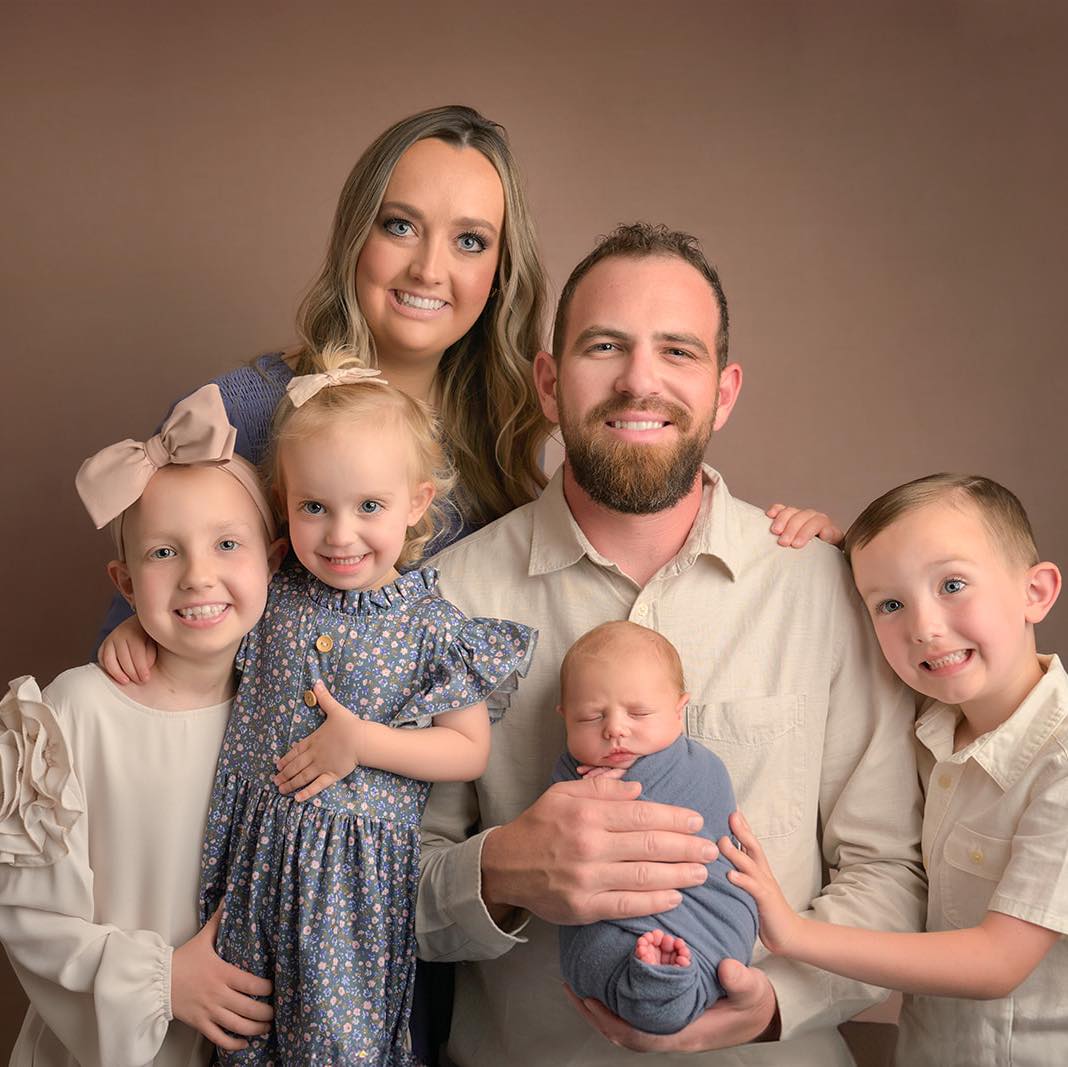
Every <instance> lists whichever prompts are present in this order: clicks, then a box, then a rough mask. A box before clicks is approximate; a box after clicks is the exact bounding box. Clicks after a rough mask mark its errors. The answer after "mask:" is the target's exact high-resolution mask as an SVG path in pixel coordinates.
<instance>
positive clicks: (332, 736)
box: [273, 682, 364, 800]
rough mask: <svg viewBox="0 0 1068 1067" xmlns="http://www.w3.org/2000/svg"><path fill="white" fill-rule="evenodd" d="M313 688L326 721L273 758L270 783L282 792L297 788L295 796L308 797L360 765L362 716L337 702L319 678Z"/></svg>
mask: <svg viewBox="0 0 1068 1067" xmlns="http://www.w3.org/2000/svg"><path fill="white" fill-rule="evenodd" d="M314 692H315V698H316V700H317V701H318V703H319V707H320V708H322V710H323V714H324V715H325V716H326V722H324V723H323V725H322V726H320V727H319V729H318V730H315V731H313V732H312V733H310V734H308V736H307V737H306V738H304V740H303V741H298V742H297V743H296V744H295V745H294V746H293V747H292V748H291V749H290V750H289V751H288V752H287V753H286V754H285V755H284V756H282V758H281V759H277V760H275V766H276V767H277V768H278V773H277V774H276V775H275V776H274V779H273V781H274V784H275V785H276V786H278V791H279V792H280V793H283V794H285V793H292V792H293V790H294V789H299V790H300V792H298V793H297V795H296V797H295V799H296V800H308V799H310V798H311V797H313V796H315V794H316V793H321V792H322V791H323V790H324V789H326V787H327V786H331V785H333V784H334V783H335V782H337V781H339V780H340V779H342V778H344V777H346V776H347V775H349V774H351V773H352V772H353V771H354V770H355V769H356V768H357V767H358V766H359V765H360V759H359V748H360V745H359V738H360V731H361V730H362V728H363V726H364V722H363V720H362V719H361V718H360V717H359V716H358V715H356V714H354V713H353V712H352V711H350V710H349V709H348V708H346V707H345V706H344V705H343V704H339V703H338V702H337V701H336V700H335V699H334V698H333V697H332V696H331V695H330V691H329V690H328V689H327V688H326V686H325V685H323V683H322V682H316V683H315V686H314Z"/></svg>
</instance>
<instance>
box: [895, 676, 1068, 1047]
mask: <svg viewBox="0 0 1068 1067" xmlns="http://www.w3.org/2000/svg"><path fill="white" fill-rule="evenodd" d="M1041 659H1042V663H1043V667H1044V668H1045V672H1046V673H1045V675H1044V677H1043V678H1042V680H1041V681H1040V682H1039V683H1038V685H1036V686H1035V688H1034V689H1032V690H1031V692H1030V693H1029V694H1028V696H1027V698H1026V699H1025V700H1024V702H1023V703H1022V704H1021V705H1020V706H1019V708H1017V709H1016V711H1015V712H1014V713H1013V715H1012V716H1011V717H1010V718H1008V719H1007V720H1006V721H1005V722H1003V723H1002V724H1001V725H1000V726H999V727H998V728H997V729H996V730H991V731H990V732H989V733H987V734H983V736H982V737H979V738H976V740H974V741H973V742H972V743H971V744H970V745H967V746H966V747H965V748H962V749H961V750H960V751H959V752H954V751H953V733H954V730H955V728H956V725H957V721H958V719H959V718H960V712H959V711H958V709H956V708H954V707H947V706H946V705H945V704H941V703H938V702H933V703H932V704H931V705H930V706H929V707H927V708H926V709H925V710H924V712H923V714H922V715H921V716H920V718H919V720H918V721H917V723H916V736H917V738H918V739H919V741H920V752H919V757H918V758H919V764H920V771H921V776H922V778H923V780H924V781H925V782H926V783H927V804H926V810H925V811H924V817H923V859H924V864H925V865H926V867H927V872H928V878H929V880H930V897H929V900H928V907H927V929H928V930H953V929H959V928H962V927H969V926H977V925H978V924H979V923H980V922H981V921H982V918H983V916H984V915H985V914H986V913H987V912H988V911H1000V912H1003V913H1004V914H1006V915H1014V916H1015V917H1016V918H1018V919H1024V920H1026V921H1027V922H1031V923H1035V924H1037V925H1038V926H1044V927H1046V928H1047V929H1049V930H1056V931H1058V932H1059V933H1061V934H1064V933H1068V676H1066V675H1065V672H1064V668H1063V667H1062V666H1061V662H1060V660H1059V659H1058V658H1057V657H1056V656H1043V657H1041ZM897 1062H898V1063H899V1064H900V1065H901V1067H912V1065H914V1064H919V1063H935V1064H955V1063H961V1064H965V1063H966V1064H968V1067H1009V1065H1010V1064H1011V1065H1013V1067H1028V1065H1033V1067H1052V1065H1054V1064H1061V1063H1065V1062H1068V943H1066V942H1065V940H1064V938H1063V937H1062V938H1061V939H1060V940H1058V941H1057V942H1056V943H1055V944H1054V946H1053V948H1051V949H1050V951H1049V952H1048V953H1047V955H1046V957H1045V958H1044V959H1043V960H1042V962H1041V963H1040V964H1039V965H1038V967H1036V968H1035V970H1034V971H1033V972H1032V973H1031V975H1030V976H1029V977H1028V978H1027V979H1026V980H1025V981H1024V982H1022V983H1021V984H1020V985H1019V986H1018V987H1017V989H1016V991H1015V992H1014V993H1013V995H1012V996H1010V997H1004V998H1002V999H1000V1000H960V999H957V998H954V997H906V998H905V1005H904V1009H903V1011H902V1015H901V1032H900V1037H899V1041H898V1054H897Z"/></svg>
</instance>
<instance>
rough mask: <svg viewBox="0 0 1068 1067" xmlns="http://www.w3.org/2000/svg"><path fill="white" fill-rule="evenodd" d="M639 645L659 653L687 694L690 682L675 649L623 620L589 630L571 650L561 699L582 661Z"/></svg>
mask: <svg viewBox="0 0 1068 1067" xmlns="http://www.w3.org/2000/svg"><path fill="white" fill-rule="evenodd" d="M636 643H640V644H642V645H644V646H646V647H647V648H650V649H652V650H653V652H655V654H656V655H657V657H658V658H659V659H660V661H661V663H663V665H664V667H665V669H666V670H667V673H668V677H669V678H670V679H671V681H672V683H673V684H674V685H675V687H676V688H677V690H678V692H679V693H680V694H682V693H685V692H686V682H685V679H684V678H683V673H682V660H681V659H680V658H679V653H678V651H677V650H676V648H675V646H674V645H673V644H672V643H671V642H670V641H669V640H668V639H667V638H666V637H664V635H663V634H658V633H657V632H656V631H655V630H650V629H649V628H648V627H647V626H639V625H638V623H636V622H628V621H627V620H626V619H621V620H619V621H617V622H603V623H601V625H600V626H595V627H594V628H593V629H592V630H588V631H587V632H586V633H584V634H583V635H582V636H581V637H580V638H579V639H578V640H577V641H576V642H575V643H574V644H573V645H572V646H571V647H570V648H569V649H568V650H567V653H566V654H565V656H564V659H563V662H562V663H561V664H560V695H561V699H563V694H564V692H565V691H566V690H567V680H568V676H569V674H570V673H571V671H573V670H574V669H575V666H576V664H577V662H578V661H579V660H581V659H586V658H590V659H592V658H595V657H597V656H600V655H603V654H604V652H605V651H606V650H607V649H609V648H610V647H612V646H613V645H617V646H618V645H625V644H631V645H633V644H636Z"/></svg>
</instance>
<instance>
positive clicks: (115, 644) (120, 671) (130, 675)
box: [96, 615, 156, 685]
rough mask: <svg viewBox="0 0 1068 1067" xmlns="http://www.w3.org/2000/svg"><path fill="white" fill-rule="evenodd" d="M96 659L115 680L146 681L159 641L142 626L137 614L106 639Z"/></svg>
mask: <svg viewBox="0 0 1068 1067" xmlns="http://www.w3.org/2000/svg"><path fill="white" fill-rule="evenodd" d="M96 661H97V663H98V664H100V667H101V668H102V669H103V670H104V671H105V673H106V674H107V675H108V676H109V677H110V678H111V679H112V681H114V682H118V684H119V685H128V684H129V683H130V682H133V681H137V682H147V681H148V677H149V675H150V674H151V673H152V666H153V664H154V663H155V662H156V642H155V641H153V640H152V638H151V637H149V636H148V634H146V633H145V631H144V630H143V629H142V628H141V623H140V622H139V621H138V619H137V616H136V615H133V616H131V617H130V618H129V619H124V620H123V621H122V622H120V623H119V625H118V626H116V627H115V629H114V630H112V631H111V633H109V634H108V635H107V637H105V638H104V640H103V641H102V642H101V643H100V648H99V649H97V653H96Z"/></svg>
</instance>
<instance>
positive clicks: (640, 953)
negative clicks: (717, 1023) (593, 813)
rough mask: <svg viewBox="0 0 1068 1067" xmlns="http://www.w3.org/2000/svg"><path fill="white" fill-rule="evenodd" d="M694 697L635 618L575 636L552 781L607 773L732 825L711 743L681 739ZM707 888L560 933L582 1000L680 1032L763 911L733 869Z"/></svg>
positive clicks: (719, 873)
mask: <svg viewBox="0 0 1068 1067" xmlns="http://www.w3.org/2000/svg"><path fill="white" fill-rule="evenodd" d="M688 700H689V694H688V693H687V692H685V685H684V683H683V677H682V663H681V661H680V660H679V654H678V652H676V650H675V647H674V646H673V645H672V644H671V642H670V641H668V640H667V639H666V638H664V637H662V636H661V635H660V634H658V633H656V632H655V631H653V630H648V629H646V628H645V627H644V626H638V625H637V624H636V623H632V622H608V623H604V624H603V625H601V626H598V627H596V628H595V629H593V630H590V631H589V632H588V633H586V634H584V635H583V636H582V637H580V638H579V639H578V640H577V641H576V642H575V643H574V644H573V645H572V646H571V648H570V649H568V652H567V655H566V656H565V657H564V661H563V663H562V664H561V667H560V706H559V707H558V708H557V711H558V712H559V713H560V714H561V715H562V716H563V718H564V722H565V723H566V726H567V751H566V752H565V753H564V754H563V755H562V756H561V757H560V760H559V762H558V763H557V766H556V770H555V772H554V775H553V780H554V781H557V782H559V781H565V780H571V779H576V778H579V777H582V776H583V775H586V776H598V775H610V776H612V777H615V778H627V779H630V780H635V781H639V782H641V783H642V794H641V795H642V799H643V800H652V801H658V802H661V803H665V804H679V805H684V806H686V807H688V808H693V809H695V810H697V811H699V812H700V813H701V814H702V815H703V816H704V826H703V827H702V829H701V831H700V833H701V835H702V836H703V837H707V838H708V839H709V840H712V841H714V840H715V839H716V838H717V837H718V836H720V835H721V834H725V833H727V832H728V827H727V818H728V816H729V815H730V813H731V812H732V811H733V810H734V803H735V802H734V791H733V789H732V788H731V783H730V779H729V777H728V776H727V770H726V768H725V767H724V766H723V763H722V762H721V761H720V760H719V758H718V757H717V756H715V755H713V754H712V753H711V752H709V751H708V749H706V748H704V747H703V746H702V745H700V744H699V743H697V742H695V741H691V740H689V738H686V737H683V736H682V712H683V708H685V706H686V702H687V701H688ZM708 867H709V873H708V878H707V880H706V881H705V882H704V884H703V885H700V886H697V887H696V888H693V889H686V890H683V891H682V898H683V899H682V903H681V904H680V905H679V906H678V907H677V908H674V909H672V910H671V911H668V912H664V913H662V914H660V915H652V916H645V917H643V918H638V919H621V920H619V921H616V922H598V923H591V924H590V925H588V926H562V927H561V928H560V967H561V971H562V972H563V975H564V978H565V979H566V980H567V982H568V984H569V985H570V986H571V988H572V990H573V991H574V992H575V993H576V994H578V996H580V997H595V998H596V999H597V1000H600V1001H601V1002H602V1003H604V1004H606V1005H607V1006H608V1007H609V1008H610V1009H611V1010H612V1011H614V1012H615V1013H616V1014H617V1015H619V1016H621V1017H622V1018H624V1019H626V1020H627V1022H629V1023H630V1024H631V1025H632V1026H636V1027H637V1028H638V1029H639V1030H645V1031H647V1032H648V1033H654V1034H673V1033H675V1032H676V1031H678V1030H681V1029H682V1028H683V1027H684V1026H686V1025H687V1024H688V1023H690V1022H692V1021H693V1020H694V1019H695V1018H697V1016H698V1015H700V1014H701V1013H702V1012H704V1011H705V1010H706V1009H707V1008H709V1007H710V1006H711V1005H712V1004H714V1003H715V1001H716V1000H717V999H718V998H719V997H720V996H722V995H723V989H722V987H721V986H720V984H719V980H718V978H717V976H716V970H717V968H718V967H719V964H720V963H721V962H722V961H723V960H724V959H726V958H728V957H729V958H731V959H736V960H741V962H743V963H748V962H749V960H750V958H751V956H752V952H753V943H754V941H755V940H756V907H755V905H754V903H753V900H752V898H751V897H750V896H749V894H748V893H745V892H742V891H741V890H739V889H738V888H737V887H736V886H733V885H731V883H730V882H728V881H727V872H728V870H729V869H730V868H729V865H728V864H727V863H726V862H725V861H724V860H723V859H722V858H718V859H716V860H715V861H714V862H713V863H710V864H709V865H708Z"/></svg>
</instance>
